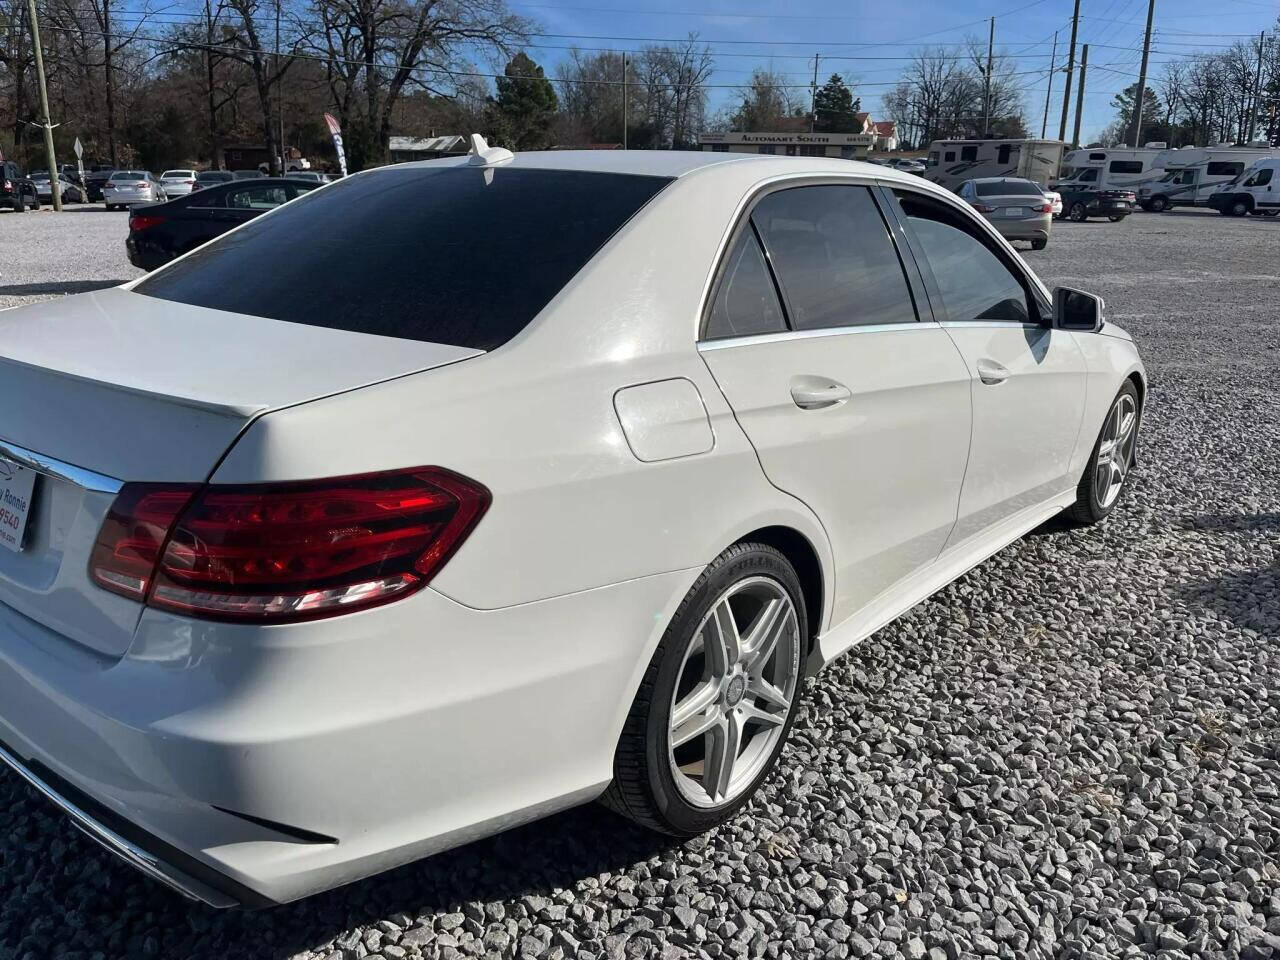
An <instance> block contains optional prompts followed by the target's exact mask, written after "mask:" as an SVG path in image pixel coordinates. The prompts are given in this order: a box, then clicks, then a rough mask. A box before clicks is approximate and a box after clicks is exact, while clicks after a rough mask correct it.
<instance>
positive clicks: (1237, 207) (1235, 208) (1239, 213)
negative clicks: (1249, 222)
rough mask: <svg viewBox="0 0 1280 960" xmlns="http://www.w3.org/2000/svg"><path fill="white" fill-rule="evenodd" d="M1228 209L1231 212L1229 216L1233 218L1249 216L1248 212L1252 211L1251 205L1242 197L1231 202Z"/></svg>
mask: <svg viewBox="0 0 1280 960" xmlns="http://www.w3.org/2000/svg"><path fill="white" fill-rule="evenodd" d="M1229 209H1230V210H1231V215H1232V216H1233V217H1246V216H1248V215H1249V211H1250V210H1252V209H1253V204H1251V203H1250V202H1249V201H1248V200H1246V199H1245V198H1244V197H1237V198H1236V199H1235V200H1232V201H1231V206H1230V208H1229Z"/></svg>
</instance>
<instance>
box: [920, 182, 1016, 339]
mask: <svg viewBox="0 0 1280 960" xmlns="http://www.w3.org/2000/svg"><path fill="white" fill-rule="evenodd" d="M897 197H898V202H899V203H900V204H901V205H902V212H903V213H904V214H905V215H906V217H907V220H908V222H909V223H910V225H911V229H912V231H913V232H914V233H915V235H916V238H917V239H918V240H919V242H920V245H921V246H922V247H923V248H924V254H925V257H926V258H927V259H928V261H929V267H930V268H931V269H932V271H933V276H934V279H935V280H936V281H937V283H938V288H939V290H940V291H941V293H942V300H943V303H944V304H945V306H946V310H947V317H948V319H950V320H959V321H971V320H987V321H990V320H1003V321H1009V322H1011V323H1030V322H1031V313H1030V310H1029V309H1028V300H1027V290H1026V288H1025V287H1024V286H1023V283H1022V281H1021V280H1020V279H1019V278H1018V277H1017V276H1016V275H1015V274H1014V273H1013V271H1012V270H1010V268H1009V267H1008V266H1007V265H1006V264H1005V263H1004V261H1003V260H1002V259H1001V258H1000V257H999V256H997V255H996V253H995V252H994V251H993V250H992V249H991V248H990V247H989V246H988V245H987V244H986V242H984V241H983V240H982V239H981V238H980V237H979V235H978V234H977V233H976V231H975V228H974V226H973V225H971V224H969V223H967V222H966V218H965V217H964V216H963V215H962V214H960V213H958V212H957V211H953V210H950V209H948V208H947V207H946V206H944V205H943V204H941V203H937V202H934V201H931V200H928V199H926V198H924V197H920V196H918V195H916V194H912V193H904V192H899V193H898V194H897Z"/></svg>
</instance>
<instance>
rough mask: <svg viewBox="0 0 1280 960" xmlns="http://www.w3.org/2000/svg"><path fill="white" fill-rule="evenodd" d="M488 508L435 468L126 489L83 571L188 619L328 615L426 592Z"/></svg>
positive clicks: (466, 485)
mask: <svg viewBox="0 0 1280 960" xmlns="http://www.w3.org/2000/svg"><path fill="white" fill-rule="evenodd" d="M165 496H167V497H168V499H163V497H165ZM489 500H490V496H489V491H488V490H486V489H485V488H484V487H482V486H480V485H479V484H477V483H474V482H473V481H471V480H468V479H466V478H465V477H460V476H458V475H457V474H454V473H450V472H449V471H447V470H442V469H440V468H438V467H423V468H420V469H415V470H405V471H396V472H393V473H379V474H370V475H366V476H358V477H342V478H338V479H334V480H314V481H306V482H300V483H279V484H263V485H260V486H229V485H217V484H211V485H208V486H205V487H189V486H181V485H179V486H158V485H155V484H125V486H124V488H123V489H122V490H121V491H120V494H119V495H118V496H117V498H116V503H115V505H113V507H112V510H111V514H110V515H109V516H108V518H107V521H106V522H105V523H104V524H103V527H102V531H101V533H100V534H99V536H98V542H97V544H96V546H95V547H94V552H93V557H92V560H91V561H90V573H91V576H92V577H93V579H94V581H95V582H97V583H98V584H99V585H100V586H102V587H105V588H106V589H108V590H114V591H115V592H117V593H123V594H124V595H125V596H129V597H133V598H134V599H144V598H145V600H146V602H147V603H148V604H150V605H151V606H153V607H160V608H164V609H169V610H175V611H179V612H182V613H186V614H189V615H191V616H197V617H210V618H215V619H229V620H241V621H243V620H252V621H258V622H281V621H286V620H303V619H310V618H315V617H325V616H333V615H335V614H339V613H345V612H347V611H349V610H356V609H361V608H364V607H369V606H373V605H375V604H380V603H386V602H388V601H391V600H394V599H397V598H398V597H402V596H407V595H408V594H410V593H412V592H413V591H414V590H417V589H418V588H420V587H422V586H424V585H425V584H426V583H428V582H429V581H430V580H431V578H432V577H433V576H434V575H435V574H436V573H437V572H438V571H439V569H440V568H441V567H442V566H443V565H444V563H445V561H447V560H448V559H449V557H450V556H451V555H452V554H453V552H454V551H455V550H456V549H457V548H458V546H459V545H461V543H462V541H463V540H465V539H466V537H467V535H468V534H469V533H470V532H471V530H472V529H473V528H474V527H475V525H476V523H477V522H478V521H479V519H480V517H481V516H482V515H483V514H484V511H485V510H486V509H487V508H488V506H489ZM175 505H176V506H175ZM162 506H168V507H170V508H171V509H170V510H169V512H167V513H166V512H165V511H164V510H162V509H161V507H162ZM166 518H167V522H165V521H166Z"/></svg>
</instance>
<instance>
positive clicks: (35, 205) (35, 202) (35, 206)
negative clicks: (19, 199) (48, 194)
mask: <svg viewBox="0 0 1280 960" xmlns="http://www.w3.org/2000/svg"><path fill="white" fill-rule="evenodd" d="M31 209H32V210H39V209H40V194H38V193H37V194H33V195H32V197H31Z"/></svg>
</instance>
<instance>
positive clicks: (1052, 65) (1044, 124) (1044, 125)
mask: <svg viewBox="0 0 1280 960" xmlns="http://www.w3.org/2000/svg"><path fill="white" fill-rule="evenodd" d="M206 3H207V0H206ZM1056 67H1057V31H1053V52H1052V54H1050V55H1048V86H1047V87H1046V88H1044V119H1043V120H1041V140H1044V132H1046V131H1047V129H1048V99H1050V96H1052V93H1053V72H1055V69H1056Z"/></svg>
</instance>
